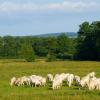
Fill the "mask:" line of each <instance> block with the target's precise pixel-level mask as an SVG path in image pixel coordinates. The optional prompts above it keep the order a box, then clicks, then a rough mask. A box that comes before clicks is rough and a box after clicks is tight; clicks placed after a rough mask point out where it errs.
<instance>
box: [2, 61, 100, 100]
mask: <svg viewBox="0 0 100 100" xmlns="http://www.w3.org/2000/svg"><path fill="white" fill-rule="evenodd" d="M91 71H95V72H96V74H97V75H96V76H97V77H99V76H100V62H74V61H65V62H50V63H49V62H35V63H27V62H14V61H10V60H6V62H5V61H0V100H65V99H66V100H100V91H88V90H86V89H81V90H78V88H77V87H75V86H72V87H71V88H69V87H67V86H63V87H62V88H61V89H59V90H51V89H49V88H48V86H46V87H39V88H31V87H10V86H9V80H10V78H11V77H12V76H17V77H20V76H23V75H32V74H37V75H43V76H46V74H47V73H52V74H56V73H62V72H70V73H73V74H77V75H80V76H81V77H82V76H84V75H85V74H87V73H89V72H91Z"/></svg>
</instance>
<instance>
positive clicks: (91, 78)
mask: <svg viewBox="0 0 100 100" xmlns="http://www.w3.org/2000/svg"><path fill="white" fill-rule="evenodd" d="M63 82H66V85H68V86H69V87H71V85H72V84H73V82H74V83H76V85H77V86H79V87H87V88H88V89H89V90H94V89H97V90H100V78H96V77H95V72H91V73H89V74H87V75H86V76H84V77H82V78H80V76H77V75H74V74H70V73H61V74H56V75H55V76H54V77H53V75H52V74H48V75H47V77H46V78H45V77H42V76H37V75H31V76H23V77H20V78H16V77H13V78H11V82H10V85H11V86H23V85H28V86H32V87H37V86H45V85H46V84H47V83H52V89H59V88H61V86H62V85H63Z"/></svg>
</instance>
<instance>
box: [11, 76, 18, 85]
mask: <svg viewBox="0 0 100 100" xmlns="http://www.w3.org/2000/svg"><path fill="white" fill-rule="evenodd" d="M16 80H17V79H16V77H12V78H11V81H10V85H11V86H14V85H16V84H15V82H16Z"/></svg>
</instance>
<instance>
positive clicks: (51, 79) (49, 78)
mask: <svg viewBox="0 0 100 100" xmlns="http://www.w3.org/2000/svg"><path fill="white" fill-rule="evenodd" d="M47 80H48V81H49V82H52V81H53V75H52V74H48V75H47Z"/></svg>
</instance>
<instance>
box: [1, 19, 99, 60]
mask: <svg viewBox="0 0 100 100" xmlns="http://www.w3.org/2000/svg"><path fill="white" fill-rule="evenodd" d="M77 34H78V36H77V38H69V37H68V36H67V35H66V34H64V33H62V34H61V35H59V36H57V37H34V36H4V37H0V58H23V59H26V60H27V61H32V60H35V58H39V57H44V58H46V59H47V61H52V60H53V61H54V60H57V59H61V60H66V59H67V60H100V21H95V22H92V23H91V24H90V23H89V22H84V23H82V24H81V25H80V28H79V31H78V33H77Z"/></svg>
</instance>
